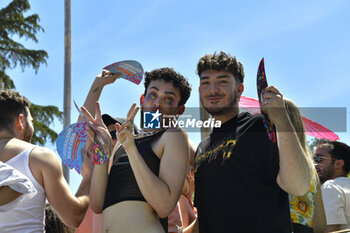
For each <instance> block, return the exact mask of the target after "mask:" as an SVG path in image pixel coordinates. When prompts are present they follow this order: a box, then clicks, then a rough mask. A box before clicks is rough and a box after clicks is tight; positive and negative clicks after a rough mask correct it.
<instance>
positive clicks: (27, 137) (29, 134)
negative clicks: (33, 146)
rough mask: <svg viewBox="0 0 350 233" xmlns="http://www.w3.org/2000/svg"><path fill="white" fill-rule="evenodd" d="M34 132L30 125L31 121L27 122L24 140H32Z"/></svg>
mask: <svg viewBox="0 0 350 233" xmlns="http://www.w3.org/2000/svg"><path fill="white" fill-rule="evenodd" d="M33 133H34V132H33V130H32V129H31V127H30V126H29V123H28V122H26V126H25V128H24V132H23V141H26V142H30V141H31V140H32V137H33Z"/></svg>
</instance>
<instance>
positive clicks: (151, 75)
mask: <svg viewBox="0 0 350 233" xmlns="http://www.w3.org/2000/svg"><path fill="white" fill-rule="evenodd" d="M153 80H163V81H165V82H169V83H171V84H173V85H174V87H175V88H178V89H179V90H180V94H181V99H180V102H179V106H180V105H183V104H185V103H186V102H187V100H188V98H189V97H190V95H191V90H192V89H191V86H190V84H189V83H188V81H187V79H186V78H185V77H184V76H182V75H181V74H179V73H177V72H176V71H175V70H174V69H172V68H168V67H166V68H159V69H155V70H152V71H151V72H146V73H145V93H144V95H145V96H146V94H147V93H146V92H147V88H148V86H149V84H150V83H151V81H153Z"/></svg>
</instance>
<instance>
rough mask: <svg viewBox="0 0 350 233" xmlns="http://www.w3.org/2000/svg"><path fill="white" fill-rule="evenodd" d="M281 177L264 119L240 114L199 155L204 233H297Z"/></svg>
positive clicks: (206, 142) (199, 202) (198, 190)
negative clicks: (278, 181)
mask: <svg viewBox="0 0 350 233" xmlns="http://www.w3.org/2000/svg"><path fill="white" fill-rule="evenodd" d="M278 171H279V154H278V148H277V143H272V142H271V141H270V139H269V138H268V136H267V133H266V130H265V127H264V125H263V120H262V116H261V115H254V116H252V115H251V114H249V113H241V114H239V115H238V116H236V117H234V118H232V119H231V120H229V121H227V122H225V123H224V124H222V125H221V128H214V130H213V132H212V133H211V135H210V136H209V137H208V138H206V139H205V140H204V141H203V142H201V144H200V145H199V146H198V149H197V151H196V159H195V189H196V190H195V206H196V207H197V209H198V215H199V230H200V233H209V232H210V233H216V232H220V233H226V232H234V233H248V232H251V233H260V232H268V233H274V232H276V233H284V232H288V233H290V232H292V230H291V222H290V214H289V202H288V194H287V193H286V192H284V191H283V190H282V189H281V188H280V187H279V186H278V184H277V182H276V180H277V175H278ZM291 175H293V174H291Z"/></svg>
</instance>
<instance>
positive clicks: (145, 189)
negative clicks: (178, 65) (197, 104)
mask: <svg viewBox="0 0 350 233" xmlns="http://www.w3.org/2000/svg"><path fill="white" fill-rule="evenodd" d="M145 76H146V77H145V93H144V98H142V102H141V108H142V109H143V110H147V111H150V110H152V111H157V110H159V111H160V112H161V113H163V114H166V115H176V114H182V113H183V111H184V109H185V107H184V104H185V103H186V101H187V100H188V98H189V96H190V91H191V88H190V86H189V83H188V82H187V80H186V79H185V78H184V77H183V76H182V75H180V74H179V73H177V72H175V71H174V70H173V69H170V68H161V69H156V70H153V71H151V72H148V73H146V74H145ZM97 106H98V105H97ZM137 110H138V108H136V106H135V104H134V105H133V106H132V107H131V109H130V111H129V113H128V115H127V118H126V119H127V120H126V121H125V122H124V123H123V124H122V125H119V124H116V130H117V136H118V143H117V145H116V147H115V149H114V151H115V153H114V156H113V159H111V160H110V161H109V162H110V163H112V167H111V171H110V174H109V175H108V173H107V163H105V164H103V165H96V166H95V169H94V173H93V179H92V186H91V190H90V194H91V207H92V209H93V211H94V212H96V213H101V212H103V232H123V233H128V232H146V233H147V232H150V233H157V232H166V226H167V221H166V219H164V218H166V217H167V216H168V215H169V214H170V212H171V211H172V210H173V209H174V207H175V205H176V203H177V201H178V199H179V196H180V194H181V190H182V186H183V183H184V179H185V174H186V169H187V164H188V159H189V145H188V139H187V134H186V133H185V132H184V131H183V130H181V129H177V128H170V129H166V130H159V131H151V132H148V134H146V135H145V134H142V136H140V137H137V138H134V135H133V127H132V125H133V119H134V116H135V114H136V112H137ZM83 112H84V114H85V115H86V117H87V118H88V120H89V121H91V123H93V124H95V126H96V127H97V128H99V130H100V131H101V135H102V136H103V138H104V140H105V141H106V142H107V144H111V138H110V135H109V134H108V130H107V128H106V127H105V126H104V125H103V123H102V119H101V112H100V109H99V107H98V108H97V116H96V119H93V117H92V116H91V115H89V114H88V113H87V111H85V110H84V109H83ZM120 144H121V146H120ZM162 219H163V220H162Z"/></svg>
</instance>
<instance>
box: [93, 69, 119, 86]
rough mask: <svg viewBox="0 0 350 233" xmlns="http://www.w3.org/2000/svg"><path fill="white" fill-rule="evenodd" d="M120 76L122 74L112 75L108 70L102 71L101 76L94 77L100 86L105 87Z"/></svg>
mask: <svg viewBox="0 0 350 233" xmlns="http://www.w3.org/2000/svg"><path fill="white" fill-rule="evenodd" d="M120 76H122V73H117V74H113V73H112V72H110V71H108V70H103V71H102V73H101V74H99V75H97V76H96V79H99V81H100V82H101V84H102V85H103V86H105V85H107V84H110V83H114V82H115V80H117V78H118V77H120Z"/></svg>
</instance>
